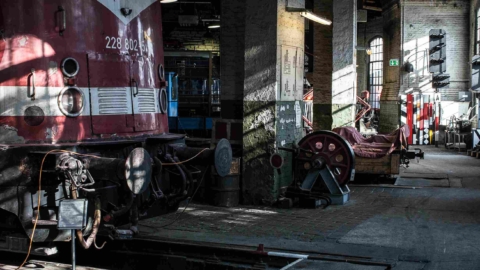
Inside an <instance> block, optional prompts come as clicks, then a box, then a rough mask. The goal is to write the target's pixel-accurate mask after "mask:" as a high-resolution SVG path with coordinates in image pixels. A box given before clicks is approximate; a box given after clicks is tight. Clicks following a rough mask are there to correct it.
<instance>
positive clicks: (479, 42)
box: [474, 8, 480, 55]
mask: <svg viewBox="0 0 480 270" xmlns="http://www.w3.org/2000/svg"><path fill="white" fill-rule="evenodd" d="M474 46H475V47H474V55H478V54H480V8H477V12H476V15H475V42H474Z"/></svg>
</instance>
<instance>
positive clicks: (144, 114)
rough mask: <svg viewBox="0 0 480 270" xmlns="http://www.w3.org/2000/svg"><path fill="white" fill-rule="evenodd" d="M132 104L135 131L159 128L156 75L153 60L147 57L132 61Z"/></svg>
mask: <svg viewBox="0 0 480 270" xmlns="http://www.w3.org/2000/svg"><path fill="white" fill-rule="evenodd" d="M131 85H132V92H131V95H132V106H133V121H134V129H135V131H148V130H155V129H156V128H157V121H156V113H157V110H158V101H157V99H156V98H155V97H156V96H157V95H158V93H157V91H156V90H155V77H154V70H153V64H152V62H151V61H150V60H149V59H148V58H145V57H137V58H136V59H135V60H134V61H133V62H132V79H131Z"/></svg>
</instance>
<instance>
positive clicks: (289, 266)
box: [280, 258, 305, 270]
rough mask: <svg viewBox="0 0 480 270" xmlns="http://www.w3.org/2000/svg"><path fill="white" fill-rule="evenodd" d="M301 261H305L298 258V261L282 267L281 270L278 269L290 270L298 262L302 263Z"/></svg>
mask: <svg viewBox="0 0 480 270" xmlns="http://www.w3.org/2000/svg"><path fill="white" fill-rule="evenodd" d="M303 260H305V259H303V258H300V259H298V260H296V261H294V262H292V263H291V264H288V265H286V266H284V267H283V268H282V269H280V270H287V269H289V268H291V267H292V266H294V265H296V264H298V263H299V262H301V261H303Z"/></svg>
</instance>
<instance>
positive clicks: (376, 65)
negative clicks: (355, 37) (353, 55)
mask: <svg viewBox="0 0 480 270" xmlns="http://www.w3.org/2000/svg"><path fill="white" fill-rule="evenodd" d="M368 46H369V48H370V50H371V52H372V53H371V54H370V55H369V57H368V73H367V87H368V91H369V92H370V100H369V104H370V105H371V106H372V109H374V110H378V109H380V95H381V94H382V90H383V77H384V69H383V61H384V59H383V55H384V53H383V37H382V36H375V37H373V38H372V39H370V41H369V42H368ZM376 71H377V72H378V73H376V74H375V72H376ZM372 76H373V77H372Z"/></svg>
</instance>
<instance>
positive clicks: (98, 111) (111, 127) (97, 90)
mask: <svg viewBox="0 0 480 270" xmlns="http://www.w3.org/2000/svg"><path fill="white" fill-rule="evenodd" d="M131 63H132V62H131V59H130V57H129V56H128V55H118V54H96V53H95V54H89V55H88V77H89V81H90V104H92V105H91V106H92V109H91V114H92V115H91V117H92V128H93V133H94V134H113V133H126V132H133V131H134V128H133V116H132V112H133V109H132V95H131V91H132V90H131V87H130V81H131Z"/></svg>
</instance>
